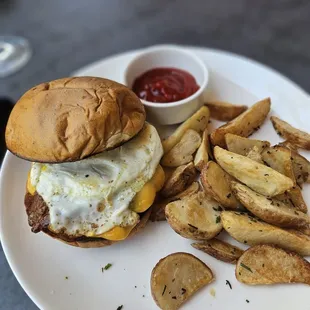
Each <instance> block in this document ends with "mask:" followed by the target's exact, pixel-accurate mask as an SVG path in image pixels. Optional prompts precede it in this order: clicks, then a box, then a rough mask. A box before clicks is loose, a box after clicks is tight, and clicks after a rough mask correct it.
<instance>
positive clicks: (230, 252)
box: [192, 238, 244, 264]
mask: <svg viewBox="0 0 310 310" xmlns="http://www.w3.org/2000/svg"><path fill="white" fill-rule="evenodd" d="M192 246H193V247H194V248H195V249H197V250H200V251H203V252H205V253H207V254H209V255H211V256H213V257H214V258H216V259H218V260H221V261H223V262H226V263H231V264H236V263H237V260H238V258H239V257H240V256H241V255H242V254H243V252H244V251H243V250H241V249H239V248H238V247H236V246H233V245H231V244H229V243H227V242H225V241H222V240H219V239H216V238H213V239H211V240H209V241H204V242H201V243H199V242H197V243H192Z"/></svg>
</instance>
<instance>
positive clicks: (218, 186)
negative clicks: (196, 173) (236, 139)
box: [200, 161, 241, 210]
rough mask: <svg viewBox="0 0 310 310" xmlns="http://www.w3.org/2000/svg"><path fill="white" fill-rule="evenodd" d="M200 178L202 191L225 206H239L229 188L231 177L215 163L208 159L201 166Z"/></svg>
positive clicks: (232, 207) (233, 207) (235, 207)
mask: <svg viewBox="0 0 310 310" xmlns="http://www.w3.org/2000/svg"><path fill="white" fill-rule="evenodd" d="M200 178H201V184H202V186H203V188H204V191H205V192H206V193H207V194H208V195H210V196H211V197H212V198H213V199H214V200H216V201H218V202H219V203H220V204H221V205H223V206H224V207H225V208H229V209H234V210H236V209H238V208H240V207H241V204H240V202H239V201H238V200H237V199H236V197H235V196H234V194H233V193H232V190H231V188H230V182H231V181H232V179H233V178H232V177H231V176H230V175H229V174H228V173H226V172H225V171H224V170H223V169H222V168H221V167H220V166H219V165H218V164H217V163H215V162H214V161H209V162H208V163H207V164H206V165H205V166H204V167H203V169H202V171H201V175H200Z"/></svg>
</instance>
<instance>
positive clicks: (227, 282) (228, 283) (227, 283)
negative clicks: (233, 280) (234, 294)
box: [226, 280, 232, 290]
mask: <svg viewBox="0 0 310 310" xmlns="http://www.w3.org/2000/svg"><path fill="white" fill-rule="evenodd" d="M226 285H228V286H229V288H230V289H231V290H232V286H231V284H230V282H229V281H228V280H226Z"/></svg>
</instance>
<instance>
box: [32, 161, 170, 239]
mask: <svg viewBox="0 0 310 310" xmlns="http://www.w3.org/2000/svg"><path fill="white" fill-rule="evenodd" d="M164 183H165V172H164V170H163V168H162V167H161V165H158V166H157V168H156V170H155V173H154V175H153V177H152V179H151V180H150V181H148V182H147V183H146V184H145V185H144V186H143V187H142V189H141V191H140V192H138V193H137V194H136V196H135V197H134V199H133V200H132V202H131V203H130V209H131V210H132V211H134V212H137V213H142V212H145V211H146V210H147V209H148V208H149V207H150V206H151V205H152V204H153V202H154V200H155V197H156V192H158V191H160V190H161V188H162V187H163V185H164ZM27 191H28V192H29V193H30V194H31V195H34V194H35V192H36V188H35V187H34V186H33V185H32V184H31V180H30V171H29V173H28V179H27ZM134 227H135V225H132V226H127V227H121V226H116V227H114V228H112V229H110V230H109V231H107V232H105V233H103V234H100V235H94V236H91V235H89V237H98V238H104V239H107V240H113V241H118V240H123V239H126V238H127V237H128V235H129V234H130V232H131V231H132V230H133V228H134Z"/></svg>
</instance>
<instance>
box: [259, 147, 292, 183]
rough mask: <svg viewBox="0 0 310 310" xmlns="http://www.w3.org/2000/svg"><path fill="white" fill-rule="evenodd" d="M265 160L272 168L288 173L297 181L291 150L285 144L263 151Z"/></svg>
mask: <svg viewBox="0 0 310 310" xmlns="http://www.w3.org/2000/svg"><path fill="white" fill-rule="evenodd" d="M262 158H263V161H264V162H265V163H266V164H267V165H268V166H269V167H270V168H272V169H274V170H276V171H278V172H280V173H282V174H284V175H286V176H287V177H289V178H291V179H292V180H293V181H294V182H295V175H294V170H293V165H292V161H291V151H290V150H289V149H288V148H286V147H283V146H273V147H268V148H266V149H264V151H263V152H262Z"/></svg>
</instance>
